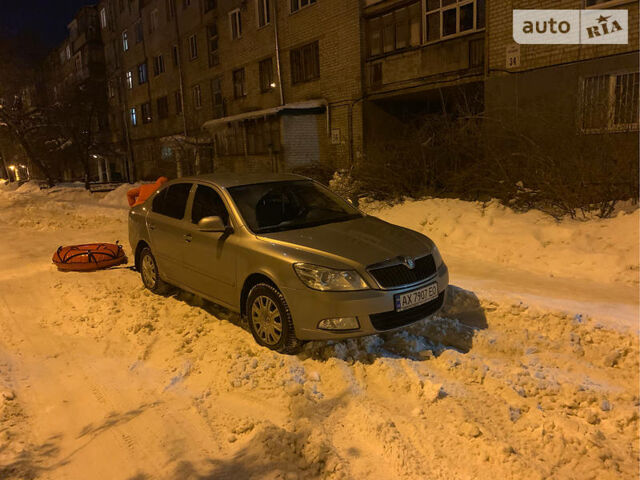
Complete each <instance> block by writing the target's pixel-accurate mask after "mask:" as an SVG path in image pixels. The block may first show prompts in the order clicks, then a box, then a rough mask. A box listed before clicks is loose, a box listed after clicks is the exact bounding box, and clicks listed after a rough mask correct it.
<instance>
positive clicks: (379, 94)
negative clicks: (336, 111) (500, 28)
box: [362, 0, 486, 154]
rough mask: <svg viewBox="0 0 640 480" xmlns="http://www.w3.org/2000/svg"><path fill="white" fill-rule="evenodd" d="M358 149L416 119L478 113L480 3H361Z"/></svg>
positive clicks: (385, 139)
mask: <svg viewBox="0 0 640 480" xmlns="http://www.w3.org/2000/svg"><path fill="white" fill-rule="evenodd" d="M362 17H363V25H364V29H363V37H364V42H363V43H364V45H365V48H364V52H363V54H364V57H363V63H364V72H365V81H364V90H365V99H366V100H365V106H364V112H365V121H364V125H365V126H364V132H365V143H366V145H367V149H368V150H369V153H370V154H373V153H374V152H375V151H376V150H378V149H379V148H380V145H381V144H386V143H392V142H393V141H394V136H397V133H398V132H401V131H403V130H405V129H406V125H407V123H408V122H409V121H410V120H411V119H413V118H416V117H419V116H421V115H432V114H442V113H454V112H456V111H459V110H460V109H461V108H467V109H471V110H473V111H481V110H482V105H483V96H484V79H485V68H484V66H485V39H486V6H485V0H410V1H407V0H364V5H363V10H362Z"/></svg>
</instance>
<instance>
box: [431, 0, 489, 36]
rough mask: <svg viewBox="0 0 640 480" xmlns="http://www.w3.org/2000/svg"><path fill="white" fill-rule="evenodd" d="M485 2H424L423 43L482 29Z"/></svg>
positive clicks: (457, 0)
mask: <svg viewBox="0 0 640 480" xmlns="http://www.w3.org/2000/svg"><path fill="white" fill-rule="evenodd" d="M484 4H485V0H425V15H426V17H425V22H424V30H425V31H424V36H423V37H424V41H425V42H434V41H436V40H440V39H441V38H447V37H451V36H453V35H458V34H462V33H468V32H473V31H475V30H480V29H482V28H484V13H485V9H484Z"/></svg>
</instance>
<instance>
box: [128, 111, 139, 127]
mask: <svg viewBox="0 0 640 480" xmlns="http://www.w3.org/2000/svg"><path fill="white" fill-rule="evenodd" d="M129 119H130V120H131V126H132V127H135V126H136V125H138V114H137V112H136V107H132V108H130V109H129Z"/></svg>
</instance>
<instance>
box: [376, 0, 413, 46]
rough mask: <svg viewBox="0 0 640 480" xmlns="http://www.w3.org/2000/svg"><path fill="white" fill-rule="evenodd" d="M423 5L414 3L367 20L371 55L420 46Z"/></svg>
mask: <svg viewBox="0 0 640 480" xmlns="http://www.w3.org/2000/svg"><path fill="white" fill-rule="evenodd" d="M421 12H422V6H421V5H420V3H414V4H412V5H408V6H406V7H403V8H398V9H396V10H394V11H392V12H390V13H387V14H385V15H381V16H378V17H374V18H370V19H369V20H368V22H367V36H368V43H369V56H375V55H380V54H382V53H387V52H392V51H394V50H401V49H403V48H407V47H414V46H418V45H420V43H421V38H420V37H421V30H422V25H421V23H420V19H421V17H422V13H421Z"/></svg>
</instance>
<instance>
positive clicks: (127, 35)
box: [98, 0, 362, 178]
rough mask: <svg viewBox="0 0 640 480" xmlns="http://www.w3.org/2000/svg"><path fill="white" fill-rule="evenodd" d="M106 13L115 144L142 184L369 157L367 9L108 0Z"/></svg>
mask: <svg viewBox="0 0 640 480" xmlns="http://www.w3.org/2000/svg"><path fill="white" fill-rule="evenodd" d="M98 10H99V12H100V13H99V14H100V18H101V22H102V23H101V25H102V38H103V43H104V45H105V58H106V64H107V76H108V85H109V88H108V90H109V102H110V120H111V124H112V125H113V126H114V128H112V132H113V141H114V143H115V144H117V145H120V146H121V147H120V148H121V150H124V151H126V154H127V156H128V158H130V159H131V160H130V164H131V166H132V170H135V172H132V175H133V176H134V177H138V178H153V177H154V176H157V175H159V174H160V173H164V174H170V175H171V174H175V175H178V176H180V175H185V174H192V173H200V172H207V171H212V170H218V169H223V170H233V171H249V170H254V171H260V170H268V171H273V170H284V169H286V170H295V169H298V168H308V167H313V166H314V165H316V164H319V163H324V164H330V165H332V166H333V167H336V168H337V167H341V166H346V165H348V164H349V163H350V162H351V161H353V159H354V158H356V157H358V156H361V152H362V112H361V109H362V102H361V98H362V89H361V86H362V81H361V66H360V65H361V64H360V59H361V52H360V27H359V24H360V9H359V4H358V2H355V1H352V2H344V1H343V0H322V1H319V0H217V1H216V0H148V1H144V0H132V1H126V0H105V1H103V2H101V3H100V4H99V5H98ZM319 19H322V21H319Z"/></svg>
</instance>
